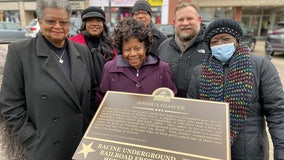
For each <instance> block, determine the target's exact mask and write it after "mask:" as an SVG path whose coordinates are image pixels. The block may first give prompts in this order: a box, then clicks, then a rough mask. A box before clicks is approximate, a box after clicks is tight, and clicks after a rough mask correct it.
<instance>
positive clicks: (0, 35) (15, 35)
mask: <svg viewBox="0 0 284 160" xmlns="http://www.w3.org/2000/svg"><path fill="white" fill-rule="evenodd" d="M25 33H26V30H25V29H24V28H22V27H21V26H20V25H18V24H16V23H11V22H0V43H9V42H13V41H16V40H22V39H26V37H25Z"/></svg>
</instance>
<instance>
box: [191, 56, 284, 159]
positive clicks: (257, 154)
mask: <svg viewBox="0 0 284 160" xmlns="http://www.w3.org/2000/svg"><path fill="white" fill-rule="evenodd" d="M251 61H252V68H253V75H254V80H253V88H252V89H253V92H252V98H251V102H252V103H251V106H250V107H249V109H248V114H247V119H246V120H245V122H244V125H243V127H242V129H241V131H240V133H239V134H238V136H237V139H236V140H235V142H234V144H233V146H231V154H232V157H231V158H232V160H268V159H269V158H268V156H269V148H268V144H269V142H268V137H267V133H266V123H265V121H266V122H267V125H268V127H269V132H270V135H271V138H272V141H273V145H274V159H275V160H280V159H284V93H283V88H282V84H281V80H280V78H279V75H278V72H277V70H276V68H275V67H274V65H273V64H272V63H271V62H270V61H269V60H268V59H267V58H265V57H260V56H255V55H251ZM200 73H201V65H199V66H198V67H196V69H195V72H194V74H193V75H192V80H191V82H190V84H189V89H188V93H187V95H188V97H189V98H197V99H198V98H199V80H200ZM270 156H273V155H270Z"/></svg>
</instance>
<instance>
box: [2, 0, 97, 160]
mask: <svg viewBox="0 0 284 160" xmlns="http://www.w3.org/2000/svg"><path fill="white" fill-rule="evenodd" d="M36 11H37V16H38V21H39V24H40V32H39V33H38V34H37V36H36V37H35V38H32V39H29V40H24V41H18V42H15V43H11V44H10V45H9V47H8V53H7V59H6V64H5V68H4V74H3V83H2V88H1V93H0V111H1V114H2V115H3V117H4V118H5V120H6V123H7V125H8V126H9V127H11V129H12V131H13V133H14V135H15V136H16V138H17V139H18V141H19V142H20V143H22V144H23V146H24V148H25V149H26V152H27V154H26V157H27V159H36V160H51V159H52V160H59V159H60V160H67V159H71V158H72V155H73V154H74V152H75V150H76V148H77V146H78V144H79V142H80V140H81V138H82V136H83V134H84V132H85V130H86V128H87V126H88V124H89V122H90V120H91V119H92V116H93V114H94V109H93V108H92V107H91V104H93V103H92V100H93V98H92V96H91V95H92V93H94V92H95V88H96V84H94V83H93V81H92V80H93V77H94V76H93V75H92V73H93V72H92V71H91V68H92V65H93V64H92V61H91V54H90V52H89V50H88V48H87V47H84V46H82V45H80V44H77V43H75V42H72V41H70V40H68V35H69V28H70V15H71V8H70V5H69V3H68V0H38V1H37V10H36ZM93 97H95V96H93Z"/></svg>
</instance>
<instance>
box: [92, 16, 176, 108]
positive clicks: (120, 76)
mask: <svg viewBox="0 0 284 160" xmlns="http://www.w3.org/2000/svg"><path fill="white" fill-rule="evenodd" d="M114 35H115V37H114V41H115V46H116V49H117V50H118V51H119V52H118V55H117V57H116V59H114V60H112V61H109V62H107V63H106V64H105V66H104V69H103V73H102V79H101V84H100V88H99V91H98V92H97V100H98V103H100V102H101V100H102V98H103V97H104V95H105V93H106V92H107V91H108V90H111V91H121V92H133V93H143V94H152V92H153V91H154V90H156V89H157V88H160V87H167V88H169V89H171V90H173V92H174V93H176V92H177V90H176V87H175V85H174V83H173V81H172V75H171V72H170V68H169V65H168V64H167V63H165V62H162V61H160V59H159V58H158V57H157V56H156V55H155V54H153V53H152V52H151V46H152V33H151V31H150V29H149V28H148V27H146V26H145V25H144V24H143V23H142V22H140V21H137V20H135V19H132V18H129V19H124V20H123V21H122V22H120V23H119V24H118V26H117V27H116V28H115V34H114Z"/></svg>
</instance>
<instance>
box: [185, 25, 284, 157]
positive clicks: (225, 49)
mask: <svg viewBox="0 0 284 160" xmlns="http://www.w3.org/2000/svg"><path fill="white" fill-rule="evenodd" d="M242 35H243V34H242V29H241V27H240V26H239V25H238V24H237V23H236V22H235V21H234V20H232V19H220V20H216V21H214V22H212V23H211V24H210V25H209V26H208V28H207V29H206V32H205V34H204V38H205V39H204V41H205V43H206V44H207V45H208V47H210V49H211V52H208V53H206V56H205V59H204V60H203V62H202V64H201V65H199V66H198V67H197V68H196V70H195V73H194V75H193V76H192V80H191V82H190V84H189V89H188V93H187V96H188V97H190V98H198V99H202V100H211V101H222V102H227V103H229V105H230V106H229V107H230V133H231V158H232V160H268V159H269V150H268V148H269V147H268V144H269V143H268V138H267V133H266V123H265V121H266V122H267V125H268V127H269V132H270V135H271V138H272V142H273V145H274V146H273V147H274V159H275V160H280V159H284V93H283V88H282V84H281V81H280V78H279V74H278V72H277V70H276V68H275V67H274V65H273V64H272V63H271V62H270V61H269V60H268V59H267V58H266V57H260V56H256V55H253V54H251V53H250V50H249V48H248V46H246V45H243V44H240V41H241V38H242Z"/></svg>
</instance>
